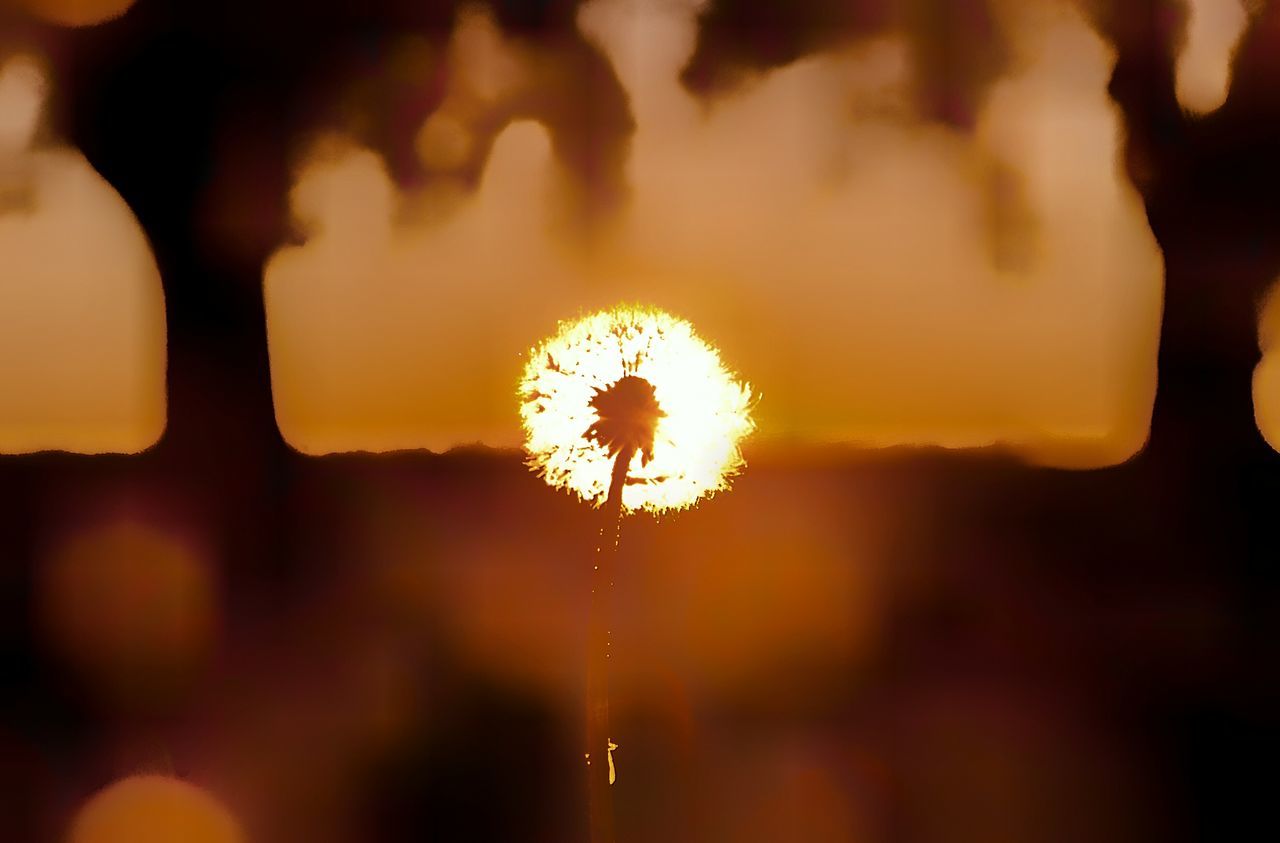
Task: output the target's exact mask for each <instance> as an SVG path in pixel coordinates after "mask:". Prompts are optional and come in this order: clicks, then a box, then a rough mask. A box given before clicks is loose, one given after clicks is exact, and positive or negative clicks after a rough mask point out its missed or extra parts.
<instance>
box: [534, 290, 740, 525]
mask: <svg viewBox="0 0 1280 843" xmlns="http://www.w3.org/2000/svg"><path fill="white" fill-rule="evenodd" d="M628 375H631V376H635V377H639V378H643V379H644V380H646V381H648V382H649V383H650V384H651V385H652V386H653V390H654V395H655V397H656V398H657V401H658V404H659V406H660V407H661V409H662V412H663V413H664V415H663V416H662V417H661V418H660V419H659V420H658V423H657V431H656V434H655V436H654V449H653V456H652V459H649V460H647V461H646V460H645V455H644V454H641V453H636V455H635V457H634V458H633V459H632V461H631V466H630V470H629V472H628V480H627V486H626V487H625V489H624V490H623V492H622V505H623V508H624V509H626V510H637V509H644V510H647V511H649V512H662V511H664V510H669V509H683V508H685V507H688V506H692V505H693V504H695V503H697V502H698V500H700V499H701V498H703V497H705V496H706V495H709V494H712V493H714V492H716V491H719V490H721V489H724V488H727V487H728V484H729V479H730V478H731V477H732V476H733V475H734V474H735V473H737V472H738V471H739V470H740V469H741V468H742V465H743V461H742V453H741V451H740V450H739V445H740V443H741V441H742V439H743V437H744V436H746V435H747V434H748V433H750V432H751V431H752V429H753V428H754V426H755V425H754V423H753V422H752V420H751V388H750V387H749V386H747V385H745V384H743V383H740V382H739V381H738V380H736V379H735V377H734V376H733V375H732V374H731V373H730V372H729V370H728V369H727V368H725V365H724V363H723V362H722V361H721V360H720V354H719V352H717V351H716V350H715V349H714V348H712V347H711V346H710V345H708V344H707V343H706V342H705V341H703V340H702V339H701V338H699V337H698V336H697V335H696V334H695V333H694V331H693V326H692V325H690V324H689V323H688V322H685V321H684V320H682V319H677V318H676V317H674V316H671V315H670V314H667V313H663V312H662V311H660V310H651V309H647V308H639V307H618V308H615V309H613V310H606V311H601V312H599V313H594V314H592V315H590V316H587V317H585V318H583V319H579V320H578V321H576V322H567V323H564V324H563V325H561V327H560V332H559V333H558V334H556V335H555V336H554V337H552V338H551V339H549V340H547V341H546V342H544V343H543V344H542V345H540V346H538V347H537V348H534V349H533V350H531V351H530V352H529V361H528V364H527V365H526V366H525V370H524V378H523V379H522V381H521V383H520V399H521V402H522V403H521V406H520V417H521V419H522V421H523V422H524V430H525V435H526V443H525V447H526V449H527V451H528V453H529V464H530V466H531V467H532V468H534V469H535V470H536V471H537V472H538V473H539V474H540V475H541V476H542V477H543V478H545V479H546V481H547V482H548V483H549V484H551V485H552V486H554V487H556V488H560V489H565V490H567V491H570V492H573V493H575V494H576V495H578V496H579V497H581V498H582V499H583V500H586V501H590V502H592V503H595V504H597V505H599V504H600V503H602V502H603V501H604V499H605V495H606V493H607V492H608V488H609V479H610V474H611V472H612V468H613V460H614V458H613V456H612V455H611V454H610V453H609V451H608V449H607V448H605V447H604V446H603V445H602V444H600V443H599V442H598V441H594V440H592V439H589V438H588V437H587V431H588V430H589V429H590V428H591V426H592V424H594V423H595V422H596V421H597V418H598V417H597V413H596V410H595V409H594V408H593V407H592V399H593V398H594V397H595V395H596V394H597V392H601V391H604V390H606V389H608V388H609V387H610V386H611V385H613V384H615V383H617V382H618V381H619V380H621V379H622V378H623V377H625V376H628Z"/></svg>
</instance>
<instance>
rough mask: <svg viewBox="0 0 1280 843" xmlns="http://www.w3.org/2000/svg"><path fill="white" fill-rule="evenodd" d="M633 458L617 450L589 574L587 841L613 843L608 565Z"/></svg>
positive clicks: (631, 452) (629, 449)
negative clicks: (610, 778) (623, 490)
mask: <svg viewBox="0 0 1280 843" xmlns="http://www.w3.org/2000/svg"><path fill="white" fill-rule="evenodd" d="M635 454H636V448H635V446H634V445H626V446H623V447H622V449H621V450H619V451H618V455H617V458H616V459H615V460H614V463H613V476H612V478H611V479H610V482H609V495H608V497H607V498H606V499H605V504H604V508H603V512H601V519H600V533H599V536H598V539H597V541H596V552H595V562H594V567H593V569H592V571H591V609H590V618H589V620H588V626H589V633H588V642H587V646H588V653H587V759H586V760H587V788H588V790H587V796H588V802H589V805H590V812H591V814H590V819H591V843H614V836H613V793H612V790H611V788H610V781H609V773H610V768H611V765H610V763H609V749H610V746H609V744H610V739H611V738H612V735H610V733H609V661H610V658H609V656H610V650H611V647H610V643H611V642H610V626H611V623H612V621H611V612H610V603H611V597H612V596H613V563H614V560H615V558H616V557H617V552H618V540H619V537H620V536H621V533H622V489H623V486H625V485H626V481H627V469H628V468H629V467H630V465H631V460H632V458H633V457H634V456H635Z"/></svg>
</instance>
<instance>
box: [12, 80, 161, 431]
mask: <svg viewBox="0 0 1280 843" xmlns="http://www.w3.org/2000/svg"><path fill="white" fill-rule="evenodd" d="M47 88H48V85H47V81H46V78H45V74H44V69H43V67H42V66H41V64H40V62H38V61H37V60H35V59H33V58H30V57H25V56H24V57H18V58H15V59H12V60H10V61H8V62H7V63H4V64H3V65H0V255H2V256H3V258H2V259H0V395H3V396H4V400H3V401H0V453H28V452H32V451H44V450H65V451H74V452H78V453H104V452H106V453H135V452H138V451H141V450H143V449H145V448H148V447H150V446H151V445H153V444H155V442H156V440H157V439H159V438H160V434H161V433H162V432H163V430H164V425H165V362H166V349H165V314H164V291H163V288H162V286H161V283H160V274H159V271H158V269H157V267H156V262H155V259H154V257H153V256H152V254H151V250H150V247H149V246H148V244H147V240H146V236H145V235H144V234H143V232H142V228H141V226H140V225H139V224H138V222H137V220H135V219H134V217H133V214H132V212H131V211H130V210H129V207H128V206H127V205H126V204H125V203H124V201H123V200H122V199H121V198H120V196H119V195H118V194H117V193H116V192H115V191H114V190H113V189H112V188H111V186H110V185H109V184H107V182H106V181H105V180H104V179H103V178H102V177H101V176H100V175H98V173H96V172H95V171H94V170H93V168H92V167H91V166H90V165H89V162H88V161H86V160H85V159H84V157H83V156H81V155H80V154H79V153H77V152H76V151H75V150H72V149H69V148H67V147H61V146H47V145H43V144H40V143H39V142H37V140H36V139H37V137H38V135H39V132H38V130H39V128H40V120H41V114H42V112H43V110H44V102H45V98H46V95H47Z"/></svg>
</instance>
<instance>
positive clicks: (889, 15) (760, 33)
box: [682, 0, 1006, 128]
mask: <svg viewBox="0 0 1280 843" xmlns="http://www.w3.org/2000/svg"><path fill="white" fill-rule="evenodd" d="M894 31H898V32H902V33H903V34H904V35H905V36H906V38H907V40H908V42H909V43H910V45H911V51H912V55H913V58H914V59H915V64H916V68H917V79H916V86H917V91H916V93H917V98H918V102H919V105H920V108H921V111H922V113H924V114H925V115H926V116H929V117H932V118H935V119H938V120H941V121H943V122H946V123H950V124H952V125H955V126H961V127H965V128H969V127H971V126H972V124H973V121H974V119H975V118H976V116H977V113H978V106H979V105H980V104H981V101H982V98H983V96H984V94H985V92H986V89H987V87H988V86H989V85H990V83H991V82H993V81H994V80H995V78H996V75H997V74H998V73H999V72H1000V71H1001V70H1002V69H1003V67H1004V62H1005V58H1006V48H1005V45H1004V43H1003V37H1002V35H1001V33H1000V32H999V30H998V28H997V26H996V25H995V22H994V20H993V18H992V14H991V11H990V9H989V8H988V6H987V0H800V2H792V3H778V2H773V0H721V2H713V3H710V4H708V6H707V8H706V10H705V11H704V12H703V13H702V15H701V16H700V17H699V28H698V45H697V49H696V51H695V52H694V55H693V58H692V59H690V61H689V64H688V65H687V66H686V67H685V69H684V72H683V74H682V79H683V81H684V83H685V84H686V85H687V86H688V87H689V88H690V89H691V90H693V91H695V92H697V93H701V94H715V93H717V92H719V91H723V90H725V89H727V88H730V87H733V86H735V85H737V84H739V83H741V82H742V81H743V80H744V78H746V77H748V76H750V75H755V74H759V73H761V72H763V71H767V70H772V69H774V68H778V67H782V66H784V65H787V64H790V63H792V62H794V61H797V60H799V59H802V58H804V57H806V56H809V55H812V54H814V53H817V52H821V51H823V50H830V49H834V48H839V47H844V46H848V45H851V44H853V43H855V42H857V41H860V40H863V39H869V38H873V37H876V36H880V35H885V34H888V33H889V32H894Z"/></svg>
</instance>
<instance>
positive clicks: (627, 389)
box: [583, 375, 666, 463]
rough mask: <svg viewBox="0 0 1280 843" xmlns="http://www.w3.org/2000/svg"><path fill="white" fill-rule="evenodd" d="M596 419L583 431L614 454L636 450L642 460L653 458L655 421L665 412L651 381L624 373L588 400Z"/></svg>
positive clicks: (610, 454)
mask: <svg viewBox="0 0 1280 843" xmlns="http://www.w3.org/2000/svg"><path fill="white" fill-rule="evenodd" d="M591 407H592V409H594V410H595V411H596V415H597V417H598V418H597V420H596V422H595V424H593V425H591V427H589V428H588V429H587V431H586V432H585V433H584V434H583V436H584V437H586V438H587V439H590V440H592V441H594V442H598V443H599V444H600V445H602V446H604V447H605V448H606V449H607V450H608V451H609V456H614V455H616V454H618V453H619V452H621V451H623V450H630V451H632V452H635V451H639V452H640V454H641V455H642V456H641V458H642V460H643V461H644V462H646V463H647V462H649V460H651V459H653V437H654V433H655V431H656V430H657V427H658V420H659V419H660V418H662V417H663V416H665V415H666V413H664V412H663V411H662V407H661V406H659V405H658V398H657V395H656V394H655V393H654V390H653V384H651V383H649V382H648V381H647V380H645V379H644V378H639V377H636V376H635V375H627V376H625V377H623V378H622V379H620V380H619V381H617V382H616V383H614V384H613V385H612V386H609V387H606V388H605V389H597V390H596V394H595V397H594V398H592V399H591Z"/></svg>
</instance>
